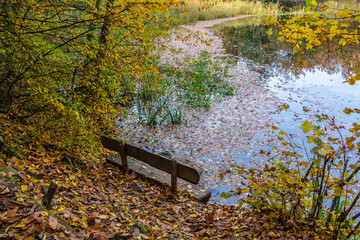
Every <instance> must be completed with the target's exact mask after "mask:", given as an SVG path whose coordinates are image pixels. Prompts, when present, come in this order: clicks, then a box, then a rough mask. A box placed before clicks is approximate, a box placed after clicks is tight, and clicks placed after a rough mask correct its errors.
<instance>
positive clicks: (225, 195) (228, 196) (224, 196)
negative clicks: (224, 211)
mask: <svg viewBox="0 0 360 240" xmlns="http://www.w3.org/2000/svg"><path fill="white" fill-rule="evenodd" d="M232 196H233V195H232V194H231V193H227V192H223V193H222V194H221V195H220V197H222V198H225V199H228V198H230V197H232Z"/></svg>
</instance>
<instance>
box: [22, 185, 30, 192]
mask: <svg viewBox="0 0 360 240" xmlns="http://www.w3.org/2000/svg"><path fill="white" fill-rule="evenodd" d="M27 190H29V188H28V186H27V185H21V191H23V192H26V191H27Z"/></svg>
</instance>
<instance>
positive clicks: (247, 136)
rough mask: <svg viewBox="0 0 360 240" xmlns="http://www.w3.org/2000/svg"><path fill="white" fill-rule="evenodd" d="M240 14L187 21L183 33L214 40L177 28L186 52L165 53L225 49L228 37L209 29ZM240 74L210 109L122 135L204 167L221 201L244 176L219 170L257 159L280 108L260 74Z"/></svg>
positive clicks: (171, 58)
mask: <svg viewBox="0 0 360 240" xmlns="http://www.w3.org/2000/svg"><path fill="white" fill-rule="evenodd" d="M245 17H248V15H246V16H237V17H233V18H226V19H216V20H210V21H202V22H198V23H196V24H194V25H186V26H183V28H182V31H183V33H184V34H185V35H186V34H187V35H189V36H192V34H199V33H201V34H202V36H203V37H204V38H205V39H206V40H208V41H209V40H211V41H212V44H211V46H208V45H207V44H206V43H204V42H198V43H196V38H191V37H189V38H186V40H185V41H181V40H179V39H178V38H176V36H175V34H174V36H173V37H172V40H171V41H170V42H169V45H171V46H172V47H174V48H177V49H182V50H183V51H182V53H180V54H175V55H174V54H171V53H170V51H168V52H165V53H164V54H163V55H162V60H163V61H167V62H170V63H171V62H175V61H182V60H183V59H184V57H186V56H189V55H190V56H192V57H194V58H196V56H197V55H198V54H199V53H200V51H201V50H207V51H208V52H210V53H212V54H213V56H221V55H224V54H225V50H224V49H223V45H222V40H221V39H220V38H219V37H218V36H216V35H215V34H214V33H212V32H210V31H209V30H208V27H210V26H213V25H215V24H220V23H223V22H226V21H230V20H236V19H240V18H245ZM230 72H231V74H232V75H233V76H234V77H233V78H231V79H229V81H230V82H231V84H232V85H233V86H234V87H235V90H236V94H235V95H234V96H230V97H227V98H224V99H221V100H215V101H214V102H213V103H212V107H211V109H210V110H208V111H204V110H202V111H199V110H197V111H195V112H189V113H188V117H187V119H188V123H187V125H181V126H175V127H162V126H158V127H156V128H152V129H149V128H147V127H140V126H132V127H131V126H130V127H129V126H126V127H124V128H123V129H122V132H121V133H120V134H121V136H122V138H124V139H127V140H128V141H130V142H133V143H135V144H137V145H143V146H146V147H147V148H149V149H151V150H153V151H157V150H159V151H160V150H166V151H169V152H170V153H171V154H173V155H175V156H176V157H178V158H180V159H188V160H189V161H190V162H192V163H195V164H196V165H197V166H200V167H202V169H203V170H204V174H203V176H202V184H203V185H205V186H207V187H208V188H209V189H210V190H211V191H212V192H213V200H214V201H219V200H220V197H219V196H220V194H221V192H223V191H226V190H228V189H229V187H231V186H233V187H236V183H237V182H239V181H240V179H239V177H238V176H232V177H228V178H225V179H223V180H220V179H219V177H218V173H219V172H218V170H219V169H224V168H228V166H229V164H230V163H233V162H236V163H244V164H246V163H248V162H249V161H250V160H251V161H254V160H255V159H256V158H257V157H256V156H257V154H256V153H257V152H258V151H259V150H260V149H262V148H267V147H268V146H269V145H271V144H272V143H271V140H270V137H271V136H272V133H271V132H270V130H269V129H268V128H266V127H265V126H264V125H265V124H271V123H273V122H274V121H273V119H272V118H271V116H270V115H271V114H272V113H275V112H276V111H277V106H278V105H279V100H278V99H277V98H276V97H275V95H274V94H273V93H272V92H271V91H270V90H269V89H267V88H266V86H264V83H263V81H262V80H261V79H260V76H259V74H257V73H254V72H251V71H249V70H248V69H246V68H245V67H244V66H243V67H240V66H233V67H232V68H231V69H230Z"/></svg>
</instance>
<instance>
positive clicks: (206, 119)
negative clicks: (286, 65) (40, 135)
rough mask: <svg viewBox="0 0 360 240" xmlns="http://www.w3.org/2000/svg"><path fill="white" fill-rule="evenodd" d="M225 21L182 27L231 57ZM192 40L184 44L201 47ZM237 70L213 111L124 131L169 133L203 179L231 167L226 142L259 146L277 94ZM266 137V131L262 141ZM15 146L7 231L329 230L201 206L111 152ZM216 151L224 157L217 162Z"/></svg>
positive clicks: (166, 138) (232, 234)
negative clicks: (47, 196)
mask: <svg viewBox="0 0 360 240" xmlns="http://www.w3.org/2000/svg"><path fill="white" fill-rule="evenodd" d="M240 17H241V16H240ZM240 17H238V18H240ZM220 21H226V19H221V20H212V21H207V22H201V23H198V24H196V25H193V26H185V27H184V29H189V30H190V31H194V30H196V31H197V30H200V31H202V32H203V33H205V34H207V37H209V38H213V39H214V40H213V44H214V45H212V46H211V48H209V47H208V46H207V47H206V46H203V45H201V47H199V49H200V48H202V47H204V48H206V50H208V51H210V52H212V53H214V54H219V55H224V54H225V53H224V52H223V49H222V43H221V40H220V39H219V38H218V37H216V36H215V35H213V34H212V33H211V32H210V31H208V30H207V29H206V27H207V26H210V25H211V24H214V22H216V23H219V22H220ZM173 43H174V42H173ZM187 43H189V41H188V42H187ZM178 46H180V45H178ZM187 46H188V45H186V44H185V45H182V48H183V49H185V50H186V49H188V50H194V49H195V47H193V46H192V47H190V46H188V47H187ZM196 52H198V51H197V50H196ZM184 54H185V55H187V54H188V53H184ZM185 55H184V56H185ZM168 56H170V55H168ZM178 57H179V55H178ZM231 71H232V72H233V75H234V78H232V79H231V81H232V83H233V85H234V86H236V91H237V92H236V94H235V95H234V96H231V97H228V98H225V99H222V100H221V101H215V102H214V104H213V105H212V108H211V109H210V110H209V111H197V112H190V113H189V115H188V116H189V121H188V125H187V126H179V127H176V128H171V129H170V128H169V129H161V128H157V129H145V128H140V127H137V128H135V127H133V128H131V129H132V131H130V130H129V131H128V132H125V131H124V132H123V133H122V137H124V139H126V138H128V139H129V141H130V142H136V143H138V144H139V145H140V143H143V144H145V145H147V147H148V148H155V147H159V146H158V145H156V143H158V142H159V141H157V140H156V139H163V141H162V142H163V144H164V145H162V146H161V147H162V148H163V149H167V150H169V151H171V152H172V153H174V154H175V155H177V156H178V157H180V158H182V157H184V158H189V159H190V161H191V160H193V159H197V161H195V164H196V165H199V166H201V167H202V168H204V170H205V176H204V182H208V183H210V182H209V180H210V179H211V178H212V177H214V178H215V177H216V178H217V176H216V175H215V171H212V170H211V167H218V166H219V165H221V164H224V165H227V163H222V161H223V160H222V159H227V158H229V159H231V158H232V156H233V155H231V154H232V153H231V151H233V150H231V151H230V150H229V149H232V148H236V149H239V148H238V146H241V145H242V144H244V145H246V146H249V145H251V144H254V143H252V142H253V137H254V129H256V130H260V129H265V128H264V127H263V123H269V121H271V119H270V116H268V113H269V112H273V111H277V110H276V106H277V103H276V97H274V96H273V95H272V93H271V92H269V90H267V89H266V88H264V87H263V85H262V83H261V81H259V79H258V78H259V76H258V75H257V74H256V73H252V72H249V71H245V70H244V69H238V68H233V69H232V70H231ZM0 118H1V122H2V123H3V124H4V126H5V129H7V130H6V131H7V132H5V135H6V136H11V135H13V137H14V138H16V140H17V141H19V142H23V141H26V140H27V136H25V135H24V134H17V135H15V134H13V133H19V132H22V129H21V125H16V124H13V122H12V121H11V120H10V119H7V118H6V117H5V116H3V115H0ZM234 129H236V131H234ZM264 131H265V132H264V133H266V132H267V131H268V130H264ZM268 134H270V133H268ZM149 139H152V140H156V141H149ZM0 140H1V141H0V142H6V140H7V139H0ZM140 140H142V141H140ZM220 140H221V143H220V144H215V143H217V142H219V141H220ZM257 142H258V143H259V142H262V140H261V141H260V140H259V141H257ZM266 142H267V140H266V139H265V138H264V141H263V142H262V144H265V143H266ZM151 144H154V146H151ZM225 146H227V147H226V148H225ZM190 149H191V151H190ZM226 150H227V152H225V151H226ZM18 151H19V153H20V155H21V159H20V158H17V157H16V156H13V157H11V158H4V159H0V169H1V170H0V224H1V225H0V239H315V238H324V239H326V236H325V235H324V234H323V233H322V232H315V231H314V226H316V224H315V223H314V225H311V224H306V225H305V224H304V225H299V224H297V223H295V222H294V221H290V222H283V223H282V224H280V223H279V222H274V221H272V218H271V216H267V215H266V214H265V215H264V214H259V213H256V212H253V211H250V210H248V209H239V208H237V206H236V205H225V204H218V203H207V204H202V203H199V202H197V201H195V200H194V199H191V198H190V197H189V196H188V195H186V194H185V193H182V192H177V193H176V194H172V193H170V191H169V188H168V187H167V186H157V185H154V184H151V183H149V182H147V181H143V180H141V179H139V178H138V177H137V176H136V174H123V173H122V172H120V171H119V170H118V169H117V168H116V167H114V166H112V165H109V164H106V163H105V160H104V158H101V159H96V160H94V159H93V160H90V159H89V161H88V162H87V163H84V162H80V161H78V160H77V159H74V158H72V157H71V156H66V155H64V154H63V153H61V152H58V151H56V150H53V149H52V148H49V146H46V145H36V144H31V143H30V144H29V146H27V147H24V148H22V149H18ZM242 151H246V150H245V148H244V149H243V150H242ZM214 153H216V155H217V156H215V158H214V162H219V165H216V164H213V163H214V162H211V161H210V160H211V159H212V158H213V157H212V156H213V154H214ZM251 154H252V153H250V155H251ZM203 156H206V158H204V157H203ZM219 156H221V159H220V158H218V157H219ZM209 159H210V160H209ZM213 180H214V179H213ZM51 181H53V182H54V183H56V184H57V185H58V190H57V193H56V195H55V197H54V200H53V203H52V205H51V206H50V207H49V208H45V207H44V206H42V204H41V202H42V197H43V195H44V193H45V192H46V190H47V188H48V186H49V185H50V182H51ZM215 181H216V180H215ZM204 185H205V184H204Z"/></svg>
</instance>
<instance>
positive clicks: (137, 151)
mask: <svg viewBox="0 0 360 240" xmlns="http://www.w3.org/2000/svg"><path fill="white" fill-rule="evenodd" d="M101 143H102V144H103V146H104V147H106V148H108V149H110V150H113V151H117V152H120V151H121V145H122V144H124V148H125V153H126V155H128V156H130V157H133V158H135V159H138V160H140V161H142V162H145V163H147V164H149V165H150V166H152V167H155V168H157V169H159V170H162V171H164V172H167V173H170V174H171V173H172V172H173V171H172V170H173V160H170V159H168V158H166V157H163V156H160V155H158V154H154V153H152V152H149V151H147V150H144V149H142V148H139V147H136V146H134V145H131V144H128V143H123V142H122V141H118V140H115V139H112V138H109V137H105V136H102V137H101ZM176 165H177V176H178V177H180V178H182V179H185V180H187V181H189V182H192V183H195V184H197V183H198V182H199V181H200V171H199V170H197V169H196V168H193V167H190V166H187V165H184V164H182V163H177V164H176Z"/></svg>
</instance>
